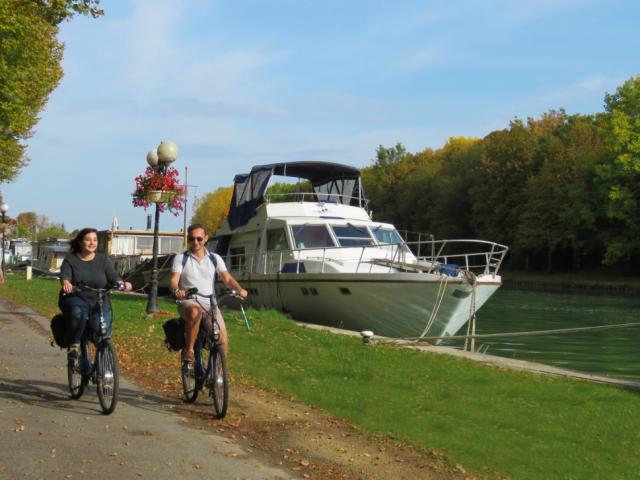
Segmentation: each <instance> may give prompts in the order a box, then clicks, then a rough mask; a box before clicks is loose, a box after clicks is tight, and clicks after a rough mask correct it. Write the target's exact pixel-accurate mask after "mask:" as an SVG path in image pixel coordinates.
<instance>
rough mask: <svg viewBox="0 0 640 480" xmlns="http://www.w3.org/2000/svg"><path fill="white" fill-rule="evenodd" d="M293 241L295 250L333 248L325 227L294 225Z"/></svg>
mask: <svg viewBox="0 0 640 480" xmlns="http://www.w3.org/2000/svg"><path fill="white" fill-rule="evenodd" d="M292 228H293V240H294V242H295V245H296V248H323V247H333V246H334V244H333V240H332V239H331V235H329V230H327V227H326V226H325V225H294V226H293V227H292Z"/></svg>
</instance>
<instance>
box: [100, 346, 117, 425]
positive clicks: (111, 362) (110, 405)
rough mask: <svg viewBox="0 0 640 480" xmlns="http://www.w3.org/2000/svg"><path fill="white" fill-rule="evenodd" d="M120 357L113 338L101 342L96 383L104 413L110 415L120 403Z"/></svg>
mask: <svg viewBox="0 0 640 480" xmlns="http://www.w3.org/2000/svg"><path fill="white" fill-rule="evenodd" d="M118 380H119V379H118V357H117V356H116V349H115V348H114V346H113V344H112V343H111V340H109V339H106V340H103V341H102V342H101V343H100V346H99V347H98V352H97V354H96V384H97V386H98V400H100V406H101V407H102V413H104V414H106V415H109V414H110V413H112V412H113V411H114V410H115V409H116V404H117V403H118V392H119V388H118V387H119V385H118V384H119V381H118Z"/></svg>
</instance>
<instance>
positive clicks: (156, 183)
mask: <svg viewBox="0 0 640 480" xmlns="http://www.w3.org/2000/svg"><path fill="white" fill-rule="evenodd" d="M135 182H136V189H135V190H134V192H133V193H132V197H133V205H134V206H136V207H143V208H144V209H145V210H146V209H147V208H149V207H150V206H152V205H153V204H156V205H158V208H159V209H160V211H161V212H164V211H165V210H169V211H170V212H171V213H173V214H174V215H179V213H180V212H181V211H182V210H183V208H184V201H185V198H184V195H185V189H184V186H183V185H181V184H180V182H179V180H178V171H177V170H176V169H175V168H171V167H170V168H168V169H166V170H164V171H161V172H158V171H155V170H154V169H152V168H151V167H148V168H147V169H146V170H145V172H144V174H142V175H138V176H137V177H136V178H135Z"/></svg>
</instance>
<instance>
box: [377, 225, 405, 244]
mask: <svg viewBox="0 0 640 480" xmlns="http://www.w3.org/2000/svg"><path fill="white" fill-rule="evenodd" d="M373 234H374V235H375V236H376V240H378V243H380V244H390V243H402V237H400V234H399V233H398V232H397V231H396V229H395V228H384V227H382V226H379V227H376V228H374V229H373Z"/></svg>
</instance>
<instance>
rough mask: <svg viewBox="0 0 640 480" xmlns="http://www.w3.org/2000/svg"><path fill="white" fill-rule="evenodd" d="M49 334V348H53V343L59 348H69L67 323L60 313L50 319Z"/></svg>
mask: <svg viewBox="0 0 640 480" xmlns="http://www.w3.org/2000/svg"><path fill="white" fill-rule="evenodd" d="M51 333H52V335H53V342H51V346H53V343H54V342H55V344H56V345H58V346H59V347H60V348H69V347H70V346H71V342H70V341H69V336H68V335H67V322H66V321H65V319H64V315H62V314H61V313H58V314H57V315H54V316H53V318H52V319H51Z"/></svg>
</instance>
